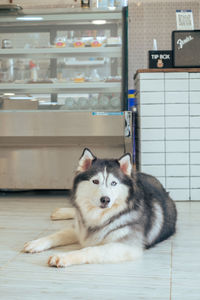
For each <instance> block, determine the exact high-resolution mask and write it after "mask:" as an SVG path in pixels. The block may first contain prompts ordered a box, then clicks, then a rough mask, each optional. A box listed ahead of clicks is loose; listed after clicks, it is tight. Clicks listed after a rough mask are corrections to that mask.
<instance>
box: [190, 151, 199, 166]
mask: <svg viewBox="0 0 200 300" xmlns="http://www.w3.org/2000/svg"><path fill="white" fill-rule="evenodd" d="M190 163H191V164H192V165H196V164H199V170H200V153H194V152H192V153H190Z"/></svg>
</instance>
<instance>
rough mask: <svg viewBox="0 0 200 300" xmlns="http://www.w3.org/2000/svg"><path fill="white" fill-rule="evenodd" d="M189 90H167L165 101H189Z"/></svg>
mask: <svg viewBox="0 0 200 300" xmlns="http://www.w3.org/2000/svg"><path fill="white" fill-rule="evenodd" d="M188 100H189V93H188V92H165V103H188Z"/></svg>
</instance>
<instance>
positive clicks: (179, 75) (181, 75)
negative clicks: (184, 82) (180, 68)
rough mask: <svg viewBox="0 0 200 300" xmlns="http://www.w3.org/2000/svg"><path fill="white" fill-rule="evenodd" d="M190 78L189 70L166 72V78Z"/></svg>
mask: <svg viewBox="0 0 200 300" xmlns="http://www.w3.org/2000/svg"><path fill="white" fill-rule="evenodd" d="M182 78H184V79H188V78H189V75H188V72H169V73H165V79H182Z"/></svg>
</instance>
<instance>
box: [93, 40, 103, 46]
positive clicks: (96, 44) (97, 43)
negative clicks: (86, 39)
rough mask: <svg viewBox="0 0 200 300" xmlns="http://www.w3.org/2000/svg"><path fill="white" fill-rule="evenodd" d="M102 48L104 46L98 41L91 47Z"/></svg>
mask: <svg viewBox="0 0 200 300" xmlns="http://www.w3.org/2000/svg"><path fill="white" fill-rule="evenodd" d="M101 46H102V44H101V43H100V42H99V41H97V40H95V41H93V42H91V47H101Z"/></svg>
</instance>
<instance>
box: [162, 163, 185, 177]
mask: <svg viewBox="0 0 200 300" xmlns="http://www.w3.org/2000/svg"><path fill="white" fill-rule="evenodd" d="M166 176H167V177H179V176H183V177H188V176H189V165H166Z"/></svg>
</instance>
